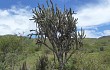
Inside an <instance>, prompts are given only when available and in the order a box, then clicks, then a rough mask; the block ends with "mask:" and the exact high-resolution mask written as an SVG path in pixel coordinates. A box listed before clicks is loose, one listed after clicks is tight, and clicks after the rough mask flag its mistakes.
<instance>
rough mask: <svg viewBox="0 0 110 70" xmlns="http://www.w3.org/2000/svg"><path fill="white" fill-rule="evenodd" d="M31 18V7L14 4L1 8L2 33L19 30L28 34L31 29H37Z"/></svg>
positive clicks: (0, 31)
mask: <svg viewBox="0 0 110 70" xmlns="http://www.w3.org/2000/svg"><path fill="white" fill-rule="evenodd" d="M30 18H32V13H31V9H30V8H29V7H21V8H17V7H15V6H13V7H11V8H10V9H6V10H2V9H0V35H5V34H14V33H16V34H17V33H18V32H19V33H22V32H26V34H28V33H29V30H30V29H35V26H34V25H35V24H34V23H33V21H30V20H29V19H30Z"/></svg>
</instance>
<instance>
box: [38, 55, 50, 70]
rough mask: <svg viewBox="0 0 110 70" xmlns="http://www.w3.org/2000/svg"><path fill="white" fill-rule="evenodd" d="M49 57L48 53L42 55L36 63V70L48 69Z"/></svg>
mask: <svg viewBox="0 0 110 70" xmlns="http://www.w3.org/2000/svg"><path fill="white" fill-rule="evenodd" d="M48 64H49V61H48V57H47V56H46V55H42V56H41V57H39V60H38V62H37V64H36V70H48Z"/></svg>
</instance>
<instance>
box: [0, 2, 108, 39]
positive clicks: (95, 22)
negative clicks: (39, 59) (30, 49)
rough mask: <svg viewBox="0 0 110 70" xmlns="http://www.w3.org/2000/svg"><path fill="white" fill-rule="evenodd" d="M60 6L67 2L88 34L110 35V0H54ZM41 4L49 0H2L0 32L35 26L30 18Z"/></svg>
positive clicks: (80, 25) (0, 6) (23, 32)
mask: <svg viewBox="0 0 110 70" xmlns="http://www.w3.org/2000/svg"><path fill="white" fill-rule="evenodd" d="M52 1H53V3H54V4H57V5H58V6H59V7H60V9H61V10H63V8H64V5H65V6H66V8H68V9H69V8H72V10H74V11H75V12H76V13H77V14H75V15H73V17H75V18H78V21H77V22H78V23H77V27H78V29H80V28H81V27H82V28H83V29H84V30H85V34H86V37H87V38H99V37H101V36H107V35H110V0H52ZM38 3H39V4H44V5H46V0H0V35H7V34H19V33H20V34H22V35H24V36H26V35H27V34H29V33H30V32H29V30H31V29H35V23H34V22H33V21H30V20H29V19H31V18H32V15H33V13H32V9H34V8H35V7H37V5H38Z"/></svg>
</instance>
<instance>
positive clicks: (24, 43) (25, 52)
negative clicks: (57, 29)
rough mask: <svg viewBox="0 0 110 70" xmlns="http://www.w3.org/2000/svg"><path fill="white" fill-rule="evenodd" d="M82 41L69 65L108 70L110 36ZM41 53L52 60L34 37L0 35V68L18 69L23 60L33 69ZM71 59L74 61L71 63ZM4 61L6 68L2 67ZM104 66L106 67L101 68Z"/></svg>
mask: <svg viewBox="0 0 110 70" xmlns="http://www.w3.org/2000/svg"><path fill="white" fill-rule="evenodd" d="M83 42H84V46H83V49H81V50H79V51H77V52H76V53H74V55H73V56H72V59H71V61H70V63H69V64H71V65H69V67H75V68H77V70H81V68H83V67H84V69H85V70H91V69H90V68H89V67H88V65H89V66H90V67H93V68H94V69H93V70H110V36H104V37H100V38H86V39H84V41H83ZM47 43H48V41H47ZM43 54H48V57H49V60H50V61H52V60H53V55H52V52H51V51H50V50H49V49H47V48H45V47H44V46H43V45H42V47H39V46H38V45H36V44H35V39H29V38H28V37H20V36H15V35H5V36H0V70H1V69H2V70H12V69H11V68H12V67H11V66H14V68H15V69H14V70H19V69H18V68H20V67H21V66H22V63H23V62H24V61H26V63H27V67H28V68H29V70H35V64H36V62H37V60H38V59H39V56H42V55H43ZM72 61H75V62H76V63H74V64H73V63H72ZM4 62H5V63H6V64H5V66H7V68H8V69H5V68H4ZM10 62H12V63H10ZM85 62H87V64H85ZM13 63H14V64H13ZM37 63H38V62H37ZM94 66H95V67H94ZM105 66H106V69H103V68H104V67H105ZM97 68H99V69H97Z"/></svg>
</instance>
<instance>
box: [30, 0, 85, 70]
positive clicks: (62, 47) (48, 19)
mask: <svg viewBox="0 0 110 70" xmlns="http://www.w3.org/2000/svg"><path fill="white" fill-rule="evenodd" d="M32 11H33V14H34V15H33V17H32V19H31V20H34V22H35V23H36V30H30V31H35V32H36V34H30V36H32V35H36V36H37V38H36V40H37V44H43V45H45V47H47V48H48V49H50V50H51V51H53V54H54V55H55V57H54V58H57V60H55V62H57V61H58V64H59V70H64V67H65V64H66V63H67V62H68V60H69V58H71V56H72V54H73V53H74V52H75V50H78V49H79V48H80V47H81V46H82V45H83V44H82V39H84V38H85V35H84V31H83V30H82V29H81V32H78V31H77V27H76V24H77V20H78V19H75V18H74V17H73V16H74V14H75V13H74V11H72V9H71V8H70V9H66V8H64V11H61V10H60V9H59V8H58V7H57V6H55V7H54V5H53V3H52V1H51V0H50V4H49V3H48V1H47V7H44V5H42V6H40V5H39V4H38V10H37V9H36V8H35V9H34V10H32ZM46 39H48V40H49V42H50V43H51V45H52V47H50V46H49V45H48V44H47V43H46V42H45V41H46Z"/></svg>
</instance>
